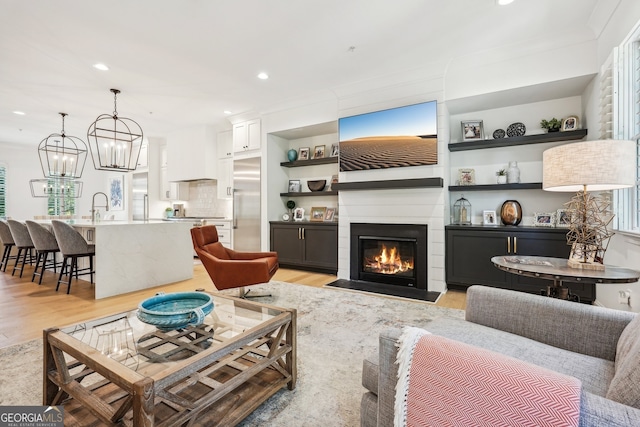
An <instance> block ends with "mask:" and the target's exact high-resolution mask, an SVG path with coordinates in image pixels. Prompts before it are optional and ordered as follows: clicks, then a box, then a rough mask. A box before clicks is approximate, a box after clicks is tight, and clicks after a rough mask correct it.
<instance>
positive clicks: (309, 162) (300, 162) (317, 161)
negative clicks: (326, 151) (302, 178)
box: [280, 156, 338, 168]
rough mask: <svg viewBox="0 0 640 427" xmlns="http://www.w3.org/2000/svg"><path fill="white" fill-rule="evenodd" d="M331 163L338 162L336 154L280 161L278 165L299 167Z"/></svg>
mask: <svg viewBox="0 0 640 427" xmlns="http://www.w3.org/2000/svg"><path fill="white" fill-rule="evenodd" d="M333 163H338V157H337V156H334V157H322V158H320V159H310V160H295V161H293V162H281V163H280V166H284V167H285V168H299V167H301V166H313V165H330V164H333Z"/></svg>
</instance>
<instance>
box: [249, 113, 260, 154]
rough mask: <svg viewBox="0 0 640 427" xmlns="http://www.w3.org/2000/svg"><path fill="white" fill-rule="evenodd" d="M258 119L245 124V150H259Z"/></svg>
mask: <svg viewBox="0 0 640 427" xmlns="http://www.w3.org/2000/svg"><path fill="white" fill-rule="evenodd" d="M260 138H261V135H260V119H256V120H250V121H248V122H247V150H259V149H260Z"/></svg>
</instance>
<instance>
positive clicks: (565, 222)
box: [556, 209, 571, 228]
mask: <svg viewBox="0 0 640 427" xmlns="http://www.w3.org/2000/svg"><path fill="white" fill-rule="evenodd" d="M570 225H571V212H570V211H569V210H567V209H558V210H557V212H556V227H564V228H568V227H569V226H570Z"/></svg>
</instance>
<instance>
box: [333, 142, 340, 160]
mask: <svg viewBox="0 0 640 427" xmlns="http://www.w3.org/2000/svg"><path fill="white" fill-rule="evenodd" d="M338 154H340V146H339V145H338V143H337V142H336V143H335V144H331V157H336V156H337V155H338Z"/></svg>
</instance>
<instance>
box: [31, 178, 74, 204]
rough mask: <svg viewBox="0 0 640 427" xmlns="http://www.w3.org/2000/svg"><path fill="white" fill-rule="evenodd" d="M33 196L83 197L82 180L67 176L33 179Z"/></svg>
mask: <svg viewBox="0 0 640 427" xmlns="http://www.w3.org/2000/svg"><path fill="white" fill-rule="evenodd" d="M29 186H30V187H31V196H32V197H46V198H56V199H78V198H80V197H82V181H78V180H76V179H65V178H49V179H32V180H30V181H29Z"/></svg>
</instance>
